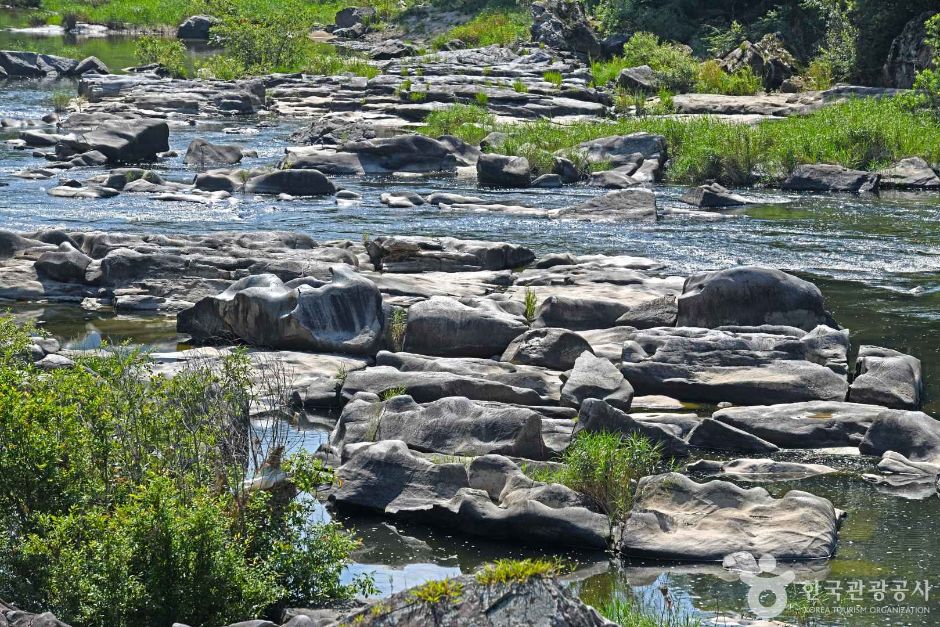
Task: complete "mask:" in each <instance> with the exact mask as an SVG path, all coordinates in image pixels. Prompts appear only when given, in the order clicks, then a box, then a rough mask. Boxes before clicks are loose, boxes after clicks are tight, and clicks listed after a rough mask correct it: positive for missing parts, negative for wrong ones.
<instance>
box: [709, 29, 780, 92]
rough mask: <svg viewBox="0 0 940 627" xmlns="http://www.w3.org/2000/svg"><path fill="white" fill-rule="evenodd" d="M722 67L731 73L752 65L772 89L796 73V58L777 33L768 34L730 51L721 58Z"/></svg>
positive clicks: (757, 74) (754, 70)
mask: <svg viewBox="0 0 940 627" xmlns="http://www.w3.org/2000/svg"><path fill="white" fill-rule="evenodd" d="M721 67H722V69H724V70H725V71H726V72H728V73H729V74H733V73H735V72H737V71H738V70H740V69H742V68H745V67H750V68H751V70H752V71H753V72H754V74H755V75H756V76H758V77H760V78H761V80H762V82H763V83H764V88H765V89H766V90H767V91H771V90H775V89H779V88H780V86H781V85H782V84H783V81H785V80H786V79H788V78H790V77H791V76H793V75H794V74H795V73H796V60H795V59H794V58H793V55H791V54H790V53H789V52H787V50H786V48H784V46H783V42H781V41H780V39H779V38H778V37H777V36H776V35H773V34H768V35H765V36H764V38H763V39H761V40H760V41H759V42H757V43H756V44H753V43H751V42H750V41H745V42H744V43H742V44H741V45H740V46H738V47H737V48H735V49H734V50H732V51H731V52H729V53H728V54H727V55H726V56H725V57H724V58H723V59H722V60H721Z"/></svg>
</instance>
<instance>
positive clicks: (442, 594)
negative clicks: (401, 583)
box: [409, 579, 463, 605]
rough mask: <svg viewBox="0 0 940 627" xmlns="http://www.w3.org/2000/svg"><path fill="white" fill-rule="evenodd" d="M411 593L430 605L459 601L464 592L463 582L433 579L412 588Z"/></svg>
mask: <svg viewBox="0 0 940 627" xmlns="http://www.w3.org/2000/svg"><path fill="white" fill-rule="evenodd" d="M409 594H410V595H411V596H412V597H414V598H415V599H417V600H418V601H421V602H422V603H428V604H430V605H437V604H438V603H442V602H448V603H458V602H459V601H460V595H461V594H463V584H462V583H460V582H459V581H454V580H452V579H442V580H433V581H428V582H426V583H423V584H421V585H420V586H416V587H414V588H412V589H411V591H410V592H409Z"/></svg>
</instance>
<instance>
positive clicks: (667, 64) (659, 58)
mask: <svg viewBox="0 0 940 627" xmlns="http://www.w3.org/2000/svg"><path fill="white" fill-rule="evenodd" d="M621 62H622V63H623V67H637V66H639V65H648V66H650V67H651V68H652V69H653V72H655V74H656V78H657V79H658V80H659V82H660V84H661V85H662V86H663V87H665V88H666V89H668V90H670V91H671V92H673V93H677V94H681V93H686V92H688V91H691V89H692V87H693V86H694V84H695V77H696V75H697V73H698V62H697V61H696V60H695V58H694V57H693V56H692V53H690V52H689V50H688V49H687V48H686V47H685V46H682V45H680V44H675V43H671V42H660V41H659V37H657V36H656V35H654V34H652V33H642V32H641V33H636V34H635V35H633V36H632V37H630V39H629V40H628V41H627V43H626V44H624V46H623V56H622V58H621Z"/></svg>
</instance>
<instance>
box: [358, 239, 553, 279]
mask: <svg viewBox="0 0 940 627" xmlns="http://www.w3.org/2000/svg"><path fill="white" fill-rule="evenodd" d="M366 252H367V253H368V254H369V260H370V261H371V262H372V264H373V265H374V266H375V268H376V269H377V270H382V271H383V272H432V271H433V272H466V271H476V270H511V269H514V268H518V267H520V266H525V265H527V264H529V263H531V262H532V261H533V260H534V259H535V253H533V252H532V251H531V250H530V249H529V248H526V247H524V246H519V245H516V244H509V243H507V242H487V241H479V240H466V239H455V238H453V237H420V236H402V235H391V236H382V237H375V238H371V239H369V241H368V242H366Z"/></svg>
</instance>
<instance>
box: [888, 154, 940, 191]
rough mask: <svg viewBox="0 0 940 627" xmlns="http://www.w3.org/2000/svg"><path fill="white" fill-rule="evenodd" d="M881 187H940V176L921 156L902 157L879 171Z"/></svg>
mask: <svg viewBox="0 0 940 627" xmlns="http://www.w3.org/2000/svg"><path fill="white" fill-rule="evenodd" d="M878 176H879V177H880V178H881V187H882V188H886V189H888V188H889V189H940V177H938V176H937V173H936V172H934V170H933V168H931V167H930V164H929V163H927V162H926V161H924V160H923V159H921V158H920V157H911V158H909V159H901V160H900V161H898V162H897V163H895V164H894V165H893V166H891V167H890V168H885V169H884V170H879V171H878Z"/></svg>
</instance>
